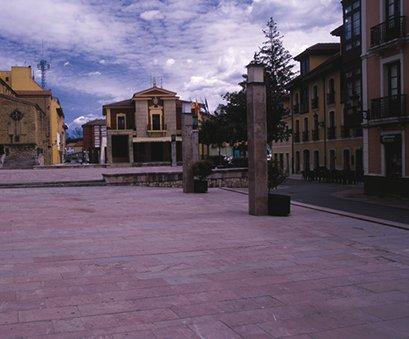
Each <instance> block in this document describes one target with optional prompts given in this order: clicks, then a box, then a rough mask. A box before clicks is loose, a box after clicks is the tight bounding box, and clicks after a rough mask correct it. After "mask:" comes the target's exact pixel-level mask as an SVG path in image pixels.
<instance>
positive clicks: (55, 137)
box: [0, 66, 67, 165]
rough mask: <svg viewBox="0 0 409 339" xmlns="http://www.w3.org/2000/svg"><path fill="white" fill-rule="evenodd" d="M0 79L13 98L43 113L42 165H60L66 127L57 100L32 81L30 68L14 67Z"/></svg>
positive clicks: (3, 72)
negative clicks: (10, 91)
mask: <svg viewBox="0 0 409 339" xmlns="http://www.w3.org/2000/svg"><path fill="white" fill-rule="evenodd" d="M0 79H1V80H2V81H3V82H4V83H5V84H7V86H8V87H9V88H11V89H12V90H13V92H14V97H17V98H19V99H23V100H25V101H26V102H30V103H32V104H35V105H37V106H38V107H40V109H41V110H42V111H43V112H44V113H45V123H44V126H43V127H42V128H43V129H44V133H45V135H46V140H45V143H44V145H43V146H44V147H43V148H42V156H43V159H44V161H43V163H44V164H46V165H54V164H60V163H62V162H63V158H64V149H65V138H66V128H67V126H66V125H65V122H64V112H63V109H62V106H61V104H60V102H59V100H58V98H56V97H53V95H52V92H51V91H49V90H44V89H43V88H41V86H40V85H39V84H38V83H37V82H36V81H35V80H34V78H33V73H32V69H31V67H19V66H14V67H12V68H11V70H10V71H0ZM3 148H4V147H3ZM5 163H7V158H6V160H5Z"/></svg>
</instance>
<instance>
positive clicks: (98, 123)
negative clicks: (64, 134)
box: [82, 119, 106, 127]
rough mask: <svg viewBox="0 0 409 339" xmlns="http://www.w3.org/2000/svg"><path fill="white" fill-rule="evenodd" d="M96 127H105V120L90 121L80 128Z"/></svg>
mask: <svg viewBox="0 0 409 339" xmlns="http://www.w3.org/2000/svg"><path fill="white" fill-rule="evenodd" d="M97 125H102V126H105V125H106V121H105V119H94V120H90V121H88V122H86V123H85V124H83V125H82V127H84V126H97Z"/></svg>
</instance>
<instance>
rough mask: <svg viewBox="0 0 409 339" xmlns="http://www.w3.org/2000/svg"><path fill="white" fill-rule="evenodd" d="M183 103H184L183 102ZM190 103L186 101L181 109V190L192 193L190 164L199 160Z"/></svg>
mask: <svg viewBox="0 0 409 339" xmlns="http://www.w3.org/2000/svg"><path fill="white" fill-rule="evenodd" d="M183 105H185V103H184V104H183ZM189 107H191V103H186V108H185V109H184V110H183V111H182V113H183V114H182V158H183V192H184V193H194V176H193V171H192V165H193V164H194V163H195V162H196V161H198V160H199V144H198V141H199V138H198V131H197V130H193V116H192V114H191V111H190V109H189V113H187V112H188V108H189Z"/></svg>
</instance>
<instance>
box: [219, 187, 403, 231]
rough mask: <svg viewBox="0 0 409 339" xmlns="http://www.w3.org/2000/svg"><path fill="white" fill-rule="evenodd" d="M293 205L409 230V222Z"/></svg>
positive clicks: (292, 203)
mask: <svg viewBox="0 0 409 339" xmlns="http://www.w3.org/2000/svg"><path fill="white" fill-rule="evenodd" d="M220 189H222V190H224V191H229V192H234V193H239V194H243V195H248V193H246V192H241V191H237V190H235V189H232V188H223V187H221V188H220ZM291 205H293V206H297V207H302V208H308V209H311V210H315V211H320V212H325V213H330V214H335V215H339V216H343V217H347V218H351V219H357V220H363V221H368V222H372V223H374V224H379V225H384V226H388V227H393V228H399V229H401V230H405V231H409V224H403V223H400V222H395V221H390V220H385V219H379V218H374V217H370V216H366V215H362V214H356V213H351V212H346V211H341V210H335V209H332V208H327V207H321V206H316V205H310V204H305V203H303V202H299V201H293V200H292V201H291Z"/></svg>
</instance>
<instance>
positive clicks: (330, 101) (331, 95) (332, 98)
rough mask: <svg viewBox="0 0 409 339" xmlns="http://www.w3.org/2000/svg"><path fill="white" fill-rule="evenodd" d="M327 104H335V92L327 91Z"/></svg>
mask: <svg viewBox="0 0 409 339" xmlns="http://www.w3.org/2000/svg"><path fill="white" fill-rule="evenodd" d="M327 104H335V92H330V93H327Z"/></svg>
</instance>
